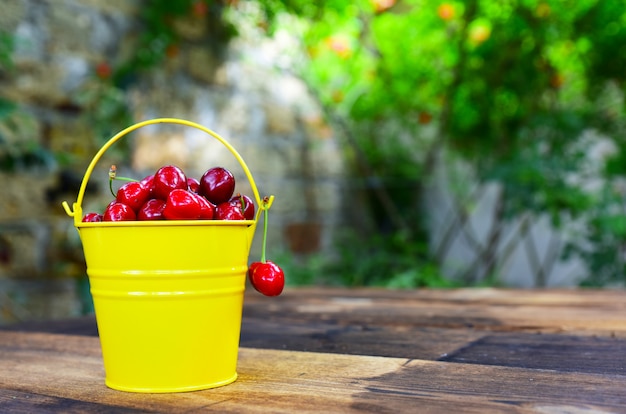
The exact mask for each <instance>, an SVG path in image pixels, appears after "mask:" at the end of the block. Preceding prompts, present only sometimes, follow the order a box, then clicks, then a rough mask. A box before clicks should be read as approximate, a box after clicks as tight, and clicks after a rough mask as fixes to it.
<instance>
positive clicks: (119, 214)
mask: <svg viewBox="0 0 626 414" xmlns="http://www.w3.org/2000/svg"><path fill="white" fill-rule="evenodd" d="M136 219H137V215H136V214H135V212H134V211H133V209H132V208H130V207H129V206H127V205H126V204H123V203H120V202H118V201H113V202H111V203H110V204H109V205H108V206H107V208H106V209H105V210H104V214H103V215H102V221H133V220H136Z"/></svg>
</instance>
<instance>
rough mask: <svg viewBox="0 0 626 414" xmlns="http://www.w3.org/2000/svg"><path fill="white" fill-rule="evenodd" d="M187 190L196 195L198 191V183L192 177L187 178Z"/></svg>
mask: <svg viewBox="0 0 626 414" xmlns="http://www.w3.org/2000/svg"><path fill="white" fill-rule="evenodd" d="M187 189H188V190H189V191H193V192H194V193H197V192H198V191H199V190H200V181H198V180H196V179H195V178H193V177H187Z"/></svg>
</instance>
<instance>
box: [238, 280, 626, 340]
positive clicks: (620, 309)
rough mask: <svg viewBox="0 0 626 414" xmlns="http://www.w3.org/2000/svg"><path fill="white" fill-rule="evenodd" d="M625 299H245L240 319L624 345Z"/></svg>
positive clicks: (417, 293)
mask: <svg viewBox="0 0 626 414" xmlns="http://www.w3.org/2000/svg"><path fill="white" fill-rule="evenodd" d="M624 312H626V291H619V290H606V291H605V290H585V291H581V290H573V289H572V290H527V291H526V290H506V289H504V290H499V289H498V290H496V289H456V290H426V289H422V290H411V291H398V290H386V289H371V288H370V289H322V288H299V289H293V290H288V291H287V292H286V294H285V295H283V296H280V297H278V298H264V297H260V296H259V295H249V296H248V297H247V298H246V305H245V308H244V315H245V316H247V317H255V316H258V317H260V318H264V319H270V320H276V321H279V320H280V321H289V320H291V319H297V320H299V321H300V322H301V323H302V322H306V321H310V320H319V321H326V322H331V323H336V324H340V325H341V324H344V325H347V324H351V325H359V324H360V325H361V326H370V325H373V326H379V325H382V326H402V327H406V326H411V327H431V328H446V329H462V328H471V329H473V330H481V331H505V332H506V331H528V332H546V333H554V332H575V333H577V334H586V335H611V336H623V337H626V318H624V317H623V314H624Z"/></svg>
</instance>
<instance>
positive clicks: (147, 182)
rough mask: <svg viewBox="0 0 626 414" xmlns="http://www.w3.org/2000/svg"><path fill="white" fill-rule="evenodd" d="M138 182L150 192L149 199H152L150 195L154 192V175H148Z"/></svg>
mask: <svg viewBox="0 0 626 414" xmlns="http://www.w3.org/2000/svg"><path fill="white" fill-rule="evenodd" d="M140 182H141V184H143V186H144V187H146V189H147V190H148V191H149V192H150V197H149V198H152V197H153V194H152V193H153V192H154V174H150V175H148V176H146V177H145V178H144V179H143V180H141V181H140Z"/></svg>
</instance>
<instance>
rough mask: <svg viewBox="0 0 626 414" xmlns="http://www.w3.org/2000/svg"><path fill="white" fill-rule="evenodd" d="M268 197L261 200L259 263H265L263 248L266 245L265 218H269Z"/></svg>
mask: <svg viewBox="0 0 626 414" xmlns="http://www.w3.org/2000/svg"><path fill="white" fill-rule="evenodd" d="M268 200H269V199H268V197H264V198H263V205H262V206H261V208H262V209H263V244H262V245H261V263H265V246H266V245H267V218H268V217H269V206H268Z"/></svg>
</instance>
